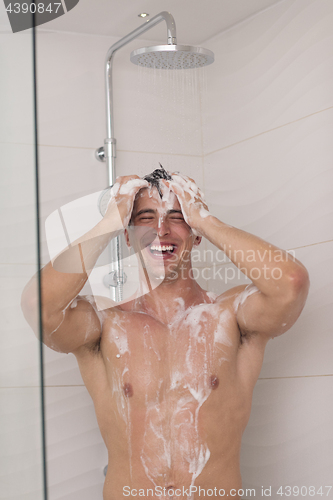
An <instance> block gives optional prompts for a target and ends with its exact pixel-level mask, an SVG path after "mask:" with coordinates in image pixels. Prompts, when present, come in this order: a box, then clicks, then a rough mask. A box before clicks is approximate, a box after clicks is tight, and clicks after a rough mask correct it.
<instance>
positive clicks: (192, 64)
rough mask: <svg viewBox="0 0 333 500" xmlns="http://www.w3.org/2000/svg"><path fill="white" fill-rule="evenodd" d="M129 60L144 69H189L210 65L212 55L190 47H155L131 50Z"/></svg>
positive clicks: (206, 51) (198, 48) (212, 60)
mask: <svg viewBox="0 0 333 500" xmlns="http://www.w3.org/2000/svg"><path fill="white" fill-rule="evenodd" d="M130 59H131V61H132V63H134V64H137V65H138V66H144V67H146V68H157V69H189V68H201V67H203V66H207V65H208V64H212V63H213V62H214V54H213V52H212V51H211V50H208V49H202V48H201V47H191V46H190V45H155V46H154V47H143V48H141V49H136V50H133V52H132V53H131V56H130Z"/></svg>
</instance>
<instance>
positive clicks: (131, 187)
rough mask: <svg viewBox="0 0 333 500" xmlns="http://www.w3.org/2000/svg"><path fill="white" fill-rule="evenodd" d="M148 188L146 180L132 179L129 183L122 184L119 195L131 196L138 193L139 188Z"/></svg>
mask: <svg viewBox="0 0 333 500" xmlns="http://www.w3.org/2000/svg"><path fill="white" fill-rule="evenodd" d="M144 187H148V182H147V181H145V180H144V179H130V180H129V181H127V182H125V184H122V185H121V187H120V189H119V194H131V193H133V192H135V191H136V189H137V188H144Z"/></svg>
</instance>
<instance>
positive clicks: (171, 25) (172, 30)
mask: <svg viewBox="0 0 333 500" xmlns="http://www.w3.org/2000/svg"><path fill="white" fill-rule="evenodd" d="M162 21H165V22H166V25H167V37H168V45H176V44H177V35H176V23H175V20H174V18H173V16H172V15H171V14H170V12H166V11H163V12H160V13H159V14H157V16H155V17H152V18H151V19H149V21H147V22H146V23H145V24H143V25H142V26H139V27H138V28H136V29H135V30H134V31H132V32H131V33H129V34H128V35H126V36H124V37H123V38H121V39H120V40H118V42H116V43H114V44H113V45H112V46H111V47H110V48H109V50H108V53H107V55H106V62H105V89H106V110H107V111H106V112H107V117H106V130H107V138H106V139H105V141H104V144H105V146H104V157H105V158H106V161H107V168H108V180H109V186H111V185H112V184H114V182H115V174H116V172H115V160H114V159H115V157H116V140H115V138H114V137H113V95H112V63H113V56H114V53H115V52H116V51H117V50H119V49H120V48H121V47H123V46H124V45H126V44H127V43H129V42H131V41H132V40H134V39H135V38H137V37H138V36H140V35H142V33H145V32H146V31H148V30H150V29H151V28H153V27H154V26H156V25H157V24H158V23H160V22H162Z"/></svg>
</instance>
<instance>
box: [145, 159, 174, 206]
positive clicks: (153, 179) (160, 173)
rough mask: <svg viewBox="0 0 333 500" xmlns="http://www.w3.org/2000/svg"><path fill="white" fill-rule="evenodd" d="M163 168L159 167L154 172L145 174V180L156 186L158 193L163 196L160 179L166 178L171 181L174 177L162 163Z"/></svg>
mask: <svg viewBox="0 0 333 500" xmlns="http://www.w3.org/2000/svg"><path fill="white" fill-rule="evenodd" d="M160 167H161V168H157V169H156V170H154V172H152V173H151V174H148V175H145V176H144V180H145V181H148V182H149V184H151V185H152V186H153V187H156V189H157V191H158V194H159V195H160V197H161V198H162V196H163V195H162V191H161V188H160V180H161V179H165V180H166V181H171V179H172V177H171V175H170V174H168V172H167V171H166V170H165V168H164V167H163V166H162V165H161V164H160Z"/></svg>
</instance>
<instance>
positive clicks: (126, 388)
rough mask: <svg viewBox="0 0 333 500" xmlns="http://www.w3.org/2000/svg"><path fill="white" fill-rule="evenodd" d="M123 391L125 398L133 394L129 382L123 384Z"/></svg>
mask: <svg viewBox="0 0 333 500" xmlns="http://www.w3.org/2000/svg"><path fill="white" fill-rule="evenodd" d="M123 391H124V394H125V396H126V397H127V398H131V397H132V396H133V387H132V386H131V384H129V383H126V384H124V385H123Z"/></svg>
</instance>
